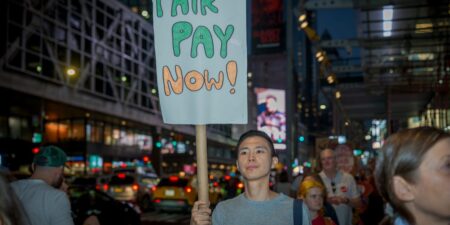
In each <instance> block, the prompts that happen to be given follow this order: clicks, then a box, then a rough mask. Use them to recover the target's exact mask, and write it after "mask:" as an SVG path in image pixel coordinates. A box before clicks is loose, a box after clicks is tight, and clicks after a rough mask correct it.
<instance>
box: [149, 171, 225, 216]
mask: <svg viewBox="0 0 450 225" xmlns="http://www.w3.org/2000/svg"><path fill="white" fill-rule="evenodd" d="M197 187H198V185H197V179H196V177H192V178H181V177H178V176H170V177H165V178H162V179H161V181H160V182H159V184H158V185H157V186H156V187H155V188H154V189H153V205H154V207H155V209H156V210H157V211H160V210H165V211H189V210H190V208H191V207H192V206H193V205H194V202H195V201H196V200H197V199H198V197H197V195H198V193H197V190H198V188H197ZM219 200H220V192H217V191H215V190H214V189H210V190H209V201H210V202H211V204H212V205H215V204H217V202H218V201H219Z"/></svg>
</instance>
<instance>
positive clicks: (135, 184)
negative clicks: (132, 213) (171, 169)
mask: <svg viewBox="0 0 450 225" xmlns="http://www.w3.org/2000/svg"><path fill="white" fill-rule="evenodd" d="M158 182H159V178H158V177H157V176H156V175H151V174H135V173H134V174H133V173H118V174H115V175H113V176H112V177H111V180H110V182H109V191H108V193H109V194H110V195H111V196H112V197H113V198H114V199H116V200H119V201H127V202H131V203H134V204H137V205H139V207H141V209H142V210H143V211H148V210H150V209H151V208H152V202H151V199H152V194H153V191H152V188H153V187H154V186H156V185H157V184H158Z"/></svg>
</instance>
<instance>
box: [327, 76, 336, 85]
mask: <svg viewBox="0 0 450 225" xmlns="http://www.w3.org/2000/svg"><path fill="white" fill-rule="evenodd" d="M327 81H328V84H332V83H334V81H335V79H334V75H333V74H330V75H328V76H327Z"/></svg>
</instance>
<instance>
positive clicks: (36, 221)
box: [11, 146, 73, 225]
mask: <svg viewBox="0 0 450 225" xmlns="http://www.w3.org/2000/svg"><path fill="white" fill-rule="evenodd" d="M66 160H67V156H66V153H65V152H64V151H63V150H61V149H60V148H58V147H56V146H47V147H42V148H41V149H40V152H39V153H38V154H36V155H35V157H34V159H33V164H32V167H33V174H32V175H31V177H30V178H28V179H23V180H18V181H14V182H12V183H11V187H12V188H13V190H14V192H15V193H16V195H17V196H18V198H19V200H20V201H21V202H22V205H23V206H24V208H25V212H26V213H27V215H28V218H29V219H30V223H31V224H32V225H43V224H45V225H73V220H72V216H71V209H70V202H69V199H68V197H67V195H66V193H65V192H63V191H61V190H60V189H59V188H60V187H61V185H62V183H63V181H64V176H63V175H64V174H63V172H64V165H65V163H66Z"/></svg>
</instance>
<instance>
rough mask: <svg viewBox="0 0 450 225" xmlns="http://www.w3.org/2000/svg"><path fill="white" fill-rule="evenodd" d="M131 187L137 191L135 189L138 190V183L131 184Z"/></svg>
mask: <svg viewBox="0 0 450 225" xmlns="http://www.w3.org/2000/svg"><path fill="white" fill-rule="evenodd" d="M131 188H132V189H133V191H137V190H139V185H137V184H133V186H131Z"/></svg>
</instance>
